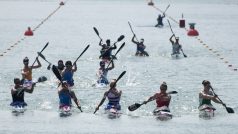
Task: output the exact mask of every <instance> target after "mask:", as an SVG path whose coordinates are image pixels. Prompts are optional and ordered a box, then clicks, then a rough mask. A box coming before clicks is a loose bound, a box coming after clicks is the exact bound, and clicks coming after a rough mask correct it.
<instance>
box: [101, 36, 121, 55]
mask: <svg viewBox="0 0 238 134" xmlns="http://www.w3.org/2000/svg"><path fill="white" fill-rule="evenodd" d="M124 38H125V36H124V35H121V36H120V37H119V38H118V39H117V41H116V42H115V43H114V44H116V43H118V42H120V41H122V40H123V39H124ZM108 51H109V49H107V50H106V51H105V52H104V53H103V54H101V55H100V56H99V58H101V57H102V56H103V55H104V54H105V53H107V52H108Z"/></svg>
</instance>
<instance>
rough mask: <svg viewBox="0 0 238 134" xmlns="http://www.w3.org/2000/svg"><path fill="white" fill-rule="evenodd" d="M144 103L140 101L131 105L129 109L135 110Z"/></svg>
mask: <svg viewBox="0 0 238 134" xmlns="http://www.w3.org/2000/svg"><path fill="white" fill-rule="evenodd" d="M141 105H142V104H139V103H135V104H133V105H131V106H129V107H128V110H129V111H135V110H136V109H138V108H139V107H140V106H141Z"/></svg>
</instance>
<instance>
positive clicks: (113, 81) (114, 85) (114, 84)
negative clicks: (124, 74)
mask: <svg viewBox="0 0 238 134" xmlns="http://www.w3.org/2000/svg"><path fill="white" fill-rule="evenodd" d="M116 86H117V84H116V79H112V81H111V82H110V88H115V87H116Z"/></svg>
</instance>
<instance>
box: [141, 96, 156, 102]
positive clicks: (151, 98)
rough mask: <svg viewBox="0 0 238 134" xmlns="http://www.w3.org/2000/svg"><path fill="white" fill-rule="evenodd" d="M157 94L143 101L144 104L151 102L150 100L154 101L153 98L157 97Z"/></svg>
mask: <svg viewBox="0 0 238 134" xmlns="http://www.w3.org/2000/svg"><path fill="white" fill-rule="evenodd" d="M156 96H157V95H156V94H154V95H153V96H151V97H150V98H149V99H148V100H147V101H144V102H143V103H144V104H146V103H148V102H150V101H153V100H155V99H156Z"/></svg>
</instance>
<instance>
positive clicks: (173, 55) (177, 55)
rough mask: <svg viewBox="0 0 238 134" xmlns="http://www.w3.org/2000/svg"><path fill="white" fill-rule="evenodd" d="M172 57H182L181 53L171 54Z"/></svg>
mask: <svg viewBox="0 0 238 134" xmlns="http://www.w3.org/2000/svg"><path fill="white" fill-rule="evenodd" d="M171 57H172V58H173V59H179V58H181V54H180V53H178V54H171Z"/></svg>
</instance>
